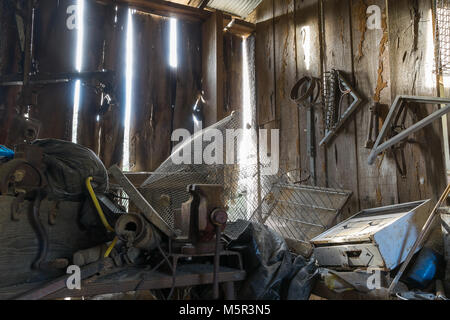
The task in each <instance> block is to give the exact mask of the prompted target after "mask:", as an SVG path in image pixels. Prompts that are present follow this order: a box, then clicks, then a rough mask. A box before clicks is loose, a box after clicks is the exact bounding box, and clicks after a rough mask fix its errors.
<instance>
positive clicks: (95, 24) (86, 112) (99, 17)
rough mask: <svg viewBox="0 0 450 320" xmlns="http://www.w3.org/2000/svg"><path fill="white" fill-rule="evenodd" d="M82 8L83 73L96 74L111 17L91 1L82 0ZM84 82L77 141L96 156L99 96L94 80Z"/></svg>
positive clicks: (104, 7)
mask: <svg viewBox="0 0 450 320" xmlns="http://www.w3.org/2000/svg"><path fill="white" fill-rule="evenodd" d="M84 6H85V7H84V32H85V36H84V52H83V70H85V71H97V70H100V69H101V67H102V59H103V44H104V41H103V38H104V35H105V33H106V32H107V30H105V26H110V25H111V23H108V22H107V21H106V19H111V18H112V19H113V17H111V16H109V15H108V11H107V10H108V7H106V6H104V5H101V4H98V3H96V2H94V1H85V3H84ZM88 83H89V86H83V87H82V89H81V97H80V107H79V123H78V140H77V142H78V143H79V144H81V145H83V146H85V147H88V148H90V149H91V150H94V152H95V153H98V152H99V132H98V131H99V128H100V127H99V123H98V122H97V115H98V114H99V109H100V100H101V93H100V92H96V91H95V88H94V85H95V84H96V81H95V80H91V81H88Z"/></svg>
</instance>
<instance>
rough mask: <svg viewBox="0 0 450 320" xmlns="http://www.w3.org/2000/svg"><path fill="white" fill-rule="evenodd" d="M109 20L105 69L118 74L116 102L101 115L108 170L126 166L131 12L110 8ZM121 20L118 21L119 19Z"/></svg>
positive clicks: (114, 87) (114, 88)
mask: <svg viewBox="0 0 450 320" xmlns="http://www.w3.org/2000/svg"><path fill="white" fill-rule="evenodd" d="M106 10H107V13H106V15H107V18H106V19H105V22H106V24H105V34H104V41H103V46H104V58H103V69H106V70H112V71H114V72H115V76H114V79H113V81H112V84H111V85H112V91H113V94H114V99H115V103H114V105H111V106H110V108H109V109H108V110H107V111H106V112H105V113H104V114H102V115H100V123H99V126H100V133H99V134H100V138H99V141H100V146H99V156H100V159H101V160H102V161H103V163H104V164H105V166H106V168H109V167H111V166H112V165H114V164H116V165H119V166H120V164H121V163H122V156H123V138H124V115H125V111H124V110H125V44H126V33H127V31H126V30H127V29H126V25H127V16H128V10H127V9H126V8H123V7H119V8H118V11H117V12H116V9H115V7H114V6H108V7H107V8H106ZM116 19H117V20H116Z"/></svg>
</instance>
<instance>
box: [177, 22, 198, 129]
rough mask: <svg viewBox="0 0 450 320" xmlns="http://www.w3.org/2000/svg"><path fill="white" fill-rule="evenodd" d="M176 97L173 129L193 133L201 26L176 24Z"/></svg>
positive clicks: (186, 23)
mask: <svg viewBox="0 0 450 320" xmlns="http://www.w3.org/2000/svg"><path fill="white" fill-rule="evenodd" d="M178 25H179V27H178V35H179V36H178V43H179V45H178V62H179V63H178V69H177V96H176V105H175V111H174V112H175V114H174V129H178V128H184V129H187V130H189V132H193V130H194V122H193V119H192V110H193V106H194V104H195V102H196V100H197V96H198V93H199V92H200V91H201V76H202V60H201V48H202V43H201V41H202V37H201V30H202V27H201V24H200V23H190V22H185V21H179V22H178Z"/></svg>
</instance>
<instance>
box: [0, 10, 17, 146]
mask: <svg viewBox="0 0 450 320" xmlns="http://www.w3.org/2000/svg"><path fill="white" fill-rule="evenodd" d="M19 61H20V43H19V37H18V30H17V24H16V19H15V16H14V10H13V7H12V4H11V3H10V2H7V1H1V3H0V74H12V73H17V72H19V71H20V69H19ZM18 93H19V88H18V87H0V142H1V141H3V142H4V141H6V140H7V134H8V129H9V127H10V125H11V120H12V117H13V116H14V114H15V112H16V110H15V105H16V104H17V103H16V101H17V95H18Z"/></svg>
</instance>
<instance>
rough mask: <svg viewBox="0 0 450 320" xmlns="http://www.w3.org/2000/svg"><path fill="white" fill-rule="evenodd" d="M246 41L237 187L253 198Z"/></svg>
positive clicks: (244, 43)
mask: <svg viewBox="0 0 450 320" xmlns="http://www.w3.org/2000/svg"><path fill="white" fill-rule="evenodd" d="M247 47H248V43H247V39H243V40H242V87H243V90H242V118H243V119H242V125H243V137H242V142H241V145H240V146H239V167H240V168H239V170H240V171H241V170H244V172H245V173H240V174H239V185H241V186H242V188H243V189H244V190H245V191H246V194H247V197H255V195H256V192H257V181H256V180H255V173H256V172H252V174H249V172H248V171H249V170H256V167H255V166H256V164H257V161H256V139H255V137H254V134H253V133H254V132H255V130H254V128H253V116H254V115H253V108H252V102H251V95H250V94H251V89H250V70H249V57H248V48H247ZM253 209H254V208H251V206H249V207H247V218H250V216H251V214H252V212H253Z"/></svg>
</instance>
